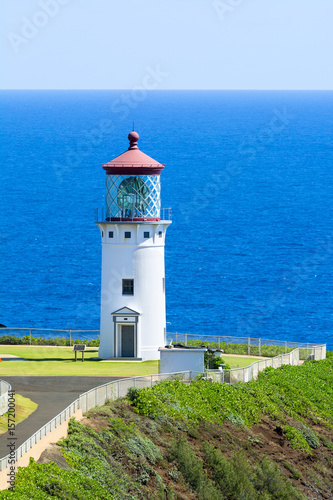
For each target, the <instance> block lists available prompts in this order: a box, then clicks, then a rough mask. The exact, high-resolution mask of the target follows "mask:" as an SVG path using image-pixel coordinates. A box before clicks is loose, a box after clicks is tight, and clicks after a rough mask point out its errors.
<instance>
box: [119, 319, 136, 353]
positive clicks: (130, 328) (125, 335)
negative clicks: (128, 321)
mask: <svg viewBox="0 0 333 500" xmlns="http://www.w3.org/2000/svg"><path fill="white" fill-rule="evenodd" d="M121 356H122V357H123V358H134V325H122V327H121Z"/></svg>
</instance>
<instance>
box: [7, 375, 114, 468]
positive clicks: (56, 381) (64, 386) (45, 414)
mask: <svg viewBox="0 0 333 500" xmlns="http://www.w3.org/2000/svg"><path fill="white" fill-rule="evenodd" d="M120 378H124V377H103V376H99V377H76V376H71V377H55V376H53V377H37V376H35V377H28V376H23V377H20V376H8V377H4V378H3V380H5V381H6V382H8V383H9V384H10V385H11V386H12V389H14V390H15V391H16V394H20V395H21V396H24V397H26V398H29V399H31V400H32V401H34V402H35V403H37V404H38V408H37V410H36V411H35V412H34V413H32V414H31V415H30V416H29V417H28V418H26V419H25V420H23V421H22V422H20V423H19V424H17V426H16V429H15V437H16V438H17V440H16V448H18V447H19V446H20V445H21V444H22V443H24V441H26V440H27V439H28V438H29V437H30V436H32V434H34V433H35V432H36V431H38V429H40V428H41V427H42V426H43V425H44V424H46V423H47V422H49V421H50V420H52V418H54V417H55V416H56V415H58V413H60V412H62V410H64V409H65V408H66V407H67V406H68V405H70V404H71V403H72V402H73V401H74V400H75V399H77V398H78V396H79V395H80V394H82V393H83V392H86V391H89V390H90V389H93V388H94V387H98V386H99V385H102V384H106V383H107V382H111V381H112V380H119V379H120ZM8 437H9V436H8V433H7V432H6V433H5V434H2V435H1V436H0V458H2V457H5V456H6V455H8V447H7V444H8V439H7V438H8Z"/></svg>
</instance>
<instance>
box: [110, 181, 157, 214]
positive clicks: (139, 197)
mask: <svg viewBox="0 0 333 500" xmlns="http://www.w3.org/2000/svg"><path fill="white" fill-rule="evenodd" d="M117 204H118V206H119V208H120V209H121V211H122V216H123V217H142V216H144V215H145V213H146V209H147V207H148V205H149V189H148V187H147V186H146V184H145V183H144V181H143V180H142V179H140V177H128V178H126V179H124V180H123V181H122V182H121V183H120V185H119V189H118V195H117Z"/></svg>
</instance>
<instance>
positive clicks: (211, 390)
mask: <svg viewBox="0 0 333 500" xmlns="http://www.w3.org/2000/svg"><path fill="white" fill-rule="evenodd" d="M332 364H333V363H332V358H330V359H327V360H324V361H321V362H319V361H313V362H307V363H304V365H302V366H300V367H298V366H290V365H283V366H282V367H281V368H279V369H277V370H274V369H273V368H267V369H266V370H264V371H263V372H261V373H260V374H259V378H258V380H257V381H251V382H248V383H246V384H240V383H239V384H235V385H234V386H229V385H226V384H212V383H210V382H208V381H205V380H198V381H195V382H193V383H192V384H191V385H189V386H187V385H185V384H183V383H182V382H177V381H175V382H170V381H165V382H163V383H161V384H158V385H156V386H154V387H152V388H151V389H142V390H140V391H139V392H138V394H137V396H136V397H135V398H134V399H133V404H134V405H135V408H136V410H137V412H138V413H140V414H142V415H147V416H151V417H153V418H158V417H159V416H160V415H161V414H163V415H167V416H169V417H172V418H175V419H179V420H188V421H190V422H191V423H193V424H198V423H199V421H200V420H205V421H208V422H215V423H219V424H222V423H223V422H224V420H225V419H227V418H228V417H229V416H230V415H231V414H232V415H237V416H239V417H240V418H241V419H242V421H243V422H244V423H245V424H246V425H249V426H251V425H252V424H255V423H258V422H259V421H260V420H261V419H262V418H263V416H264V415H269V416H270V417H273V418H275V419H276V420H278V419H282V420H283V416H284V415H287V416H288V417H292V418H295V419H299V420H300V421H303V420H304V419H306V418H308V419H311V420H312V422H313V423H317V422H322V423H325V424H326V425H327V426H328V427H332V426H333V406H332V401H333V376H332V371H331V370H332V368H331V367H332ZM310 380H311V383H309V381H310ZM299 432H300V431H299Z"/></svg>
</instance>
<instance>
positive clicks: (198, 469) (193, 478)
mask: <svg viewBox="0 0 333 500" xmlns="http://www.w3.org/2000/svg"><path fill="white" fill-rule="evenodd" d="M168 458H169V460H170V461H171V460H174V461H175V462H177V464H178V466H179V469H180V470H181V472H182V474H183V476H184V478H185V480H186V482H187V483H189V485H190V486H191V487H192V488H193V490H194V491H196V492H197V495H198V499H199V500H221V495H220V492H219V491H218V489H217V488H215V487H214V485H213V483H212V482H211V481H210V480H209V479H208V478H207V477H206V475H205V472H204V470H203V466H202V463H201V461H200V460H199V459H198V458H197V457H196V456H195V454H194V452H193V451H192V449H191V447H190V445H189V444H188V443H187V441H186V440H185V438H183V437H179V438H175V439H174V441H173V442H172V444H171V447H170V450H169V457H168Z"/></svg>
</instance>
